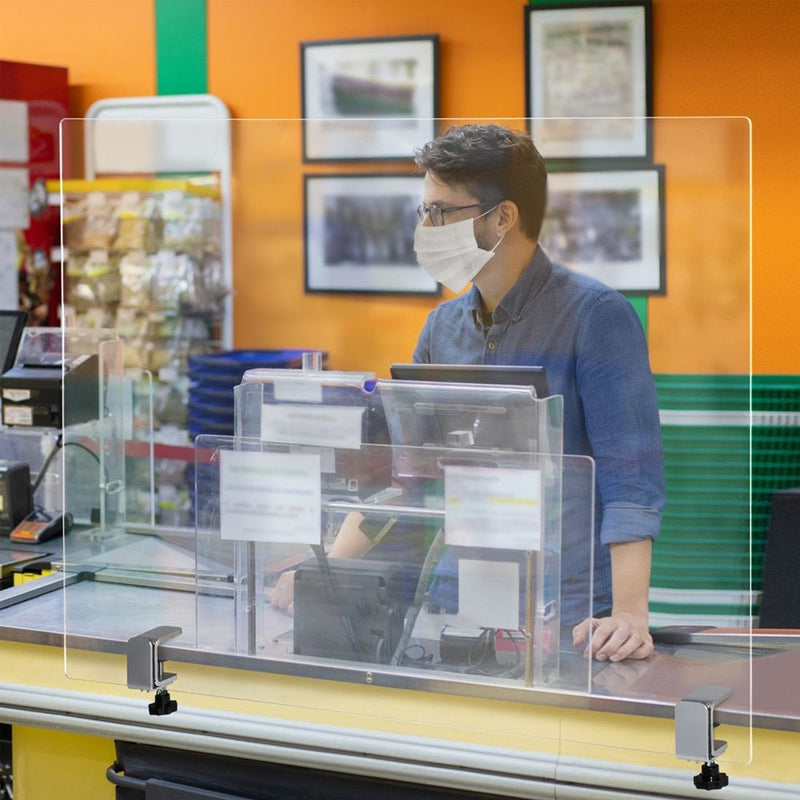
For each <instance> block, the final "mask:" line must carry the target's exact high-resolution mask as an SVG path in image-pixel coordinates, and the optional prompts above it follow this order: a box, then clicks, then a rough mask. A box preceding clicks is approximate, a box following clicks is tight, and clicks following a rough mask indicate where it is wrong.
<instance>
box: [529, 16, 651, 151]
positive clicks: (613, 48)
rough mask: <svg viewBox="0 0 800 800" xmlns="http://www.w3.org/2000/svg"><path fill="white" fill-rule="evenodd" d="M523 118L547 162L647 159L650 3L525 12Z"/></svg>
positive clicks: (649, 136) (649, 147) (649, 91)
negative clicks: (558, 160) (589, 159)
mask: <svg viewBox="0 0 800 800" xmlns="http://www.w3.org/2000/svg"><path fill="white" fill-rule="evenodd" d="M525 14H526V16H527V25H526V31H525V33H526V48H525V51H526V87H527V98H526V99H527V106H526V108H527V114H528V117H529V118H530V120H531V122H530V127H531V134H532V136H533V140H534V142H536V146H537V148H538V149H539V152H541V154H542V156H544V158H547V159H584V158H625V159H631V158H641V159H643V160H645V159H649V158H650V157H651V152H652V136H651V130H650V128H651V126H650V122H649V119H648V118H649V117H650V116H651V115H652V106H653V102H652V97H653V92H652V44H651V42H652V30H651V28H652V22H651V20H652V11H651V0H608V2H594V3H591V4H589V3H566V2H565V3H559V2H543V1H541V2H536V0H534V3H533V4H532V5H531V6H530V7H528V8H526V9H525Z"/></svg>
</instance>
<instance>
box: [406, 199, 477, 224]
mask: <svg viewBox="0 0 800 800" xmlns="http://www.w3.org/2000/svg"><path fill="white" fill-rule="evenodd" d="M490 205H491V203H470V205H468V206H450V208H442V207H441V206H440V205H439V204H438V203H431V204H430V205H428V204H427V203H422V204H421V205H419V206H418V207H417V216H418V217H419V221H420V222H424V221H425V217H426V216H428V217H430V220H431V225H434V226H436V227H438V226H439V225H444V215H445V214H449V213H450V212H451V211H466V209H468V208H483V207H484V206H490Z"/></svg>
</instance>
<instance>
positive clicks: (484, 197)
mask: <svg viewBox="0 0 800 800" xmlns="http://www.w3.org/2000/svg"><path fill="white" fill-rule="evenodd" d="M416 163H417V166H418V167H419V168H420V170H421V171H423V172H424V175H425V178H424V192H423V203H422V205H421V206H420V209H419V212H420V225H419V226H418V228H417V231H416V235H415V250H416V252H417V258H418V260H419V262H420V264H421V265H422V266H423V267H424V268H425V269H426V270H427V271H428V272H429V273H430V274H431V275H432V276H433V277H434V278H435V279H436V280H438V281H440V282H442V283H444V284H445V285H447V286H448V287H449V288H450V289H452V290H453V291H454V292H460V291H461V290H462V289H463V288H464V287H465V286H466V285H467V284H468V283H469V282H470V281H471V282H472V287H471V289H470V290H469V291H468V292H466V293H464V294H463V295H461V296H460V297H457V298H455V299H452V300H449V301H446V302H444V303H442V304H441V305H439V306H438V307H437V308H436V309H434V310H433V311H432V312H431V313H430V314H429V316H428V319H427V321H426V323H425V326H424V327H423V329H422V332H421V333H420V336H419V340H418V342H417V347H416V349H415V352H414V361H417V362H429V363H453V364H531V365H539V366H543V367H545V370H546V374H547V380H548V384H549V388H550V391H551V393H552V394H558V395H562V396H563V398H564V453H565V454H567V455H573V456H580V455H584V456H591V457H592V458H593V459H594V461H595V464H596V520H595V525H594V528H595V530H594V537H595V552H594V575H593V576H592V575H591V565H590V562H589V559H588V557H587V556H588V552H589V548H588V546H587V543H586V542H580V541H575V537H574V536H570V534H571V533H574V530H575V526H570V525H567V526H566V530H565V533H564V534H563V537H562V608H561V621H562V624H563V623H564V622H567V623H569V624H570V625H573V624H574V628H573V631H572V633H573V643H574V644H575V646H577V647H581V646H582V645H585V644H587V643H588V642H589V641H590V640H591V652H587V656H589V655H590V656H593V657H594V658H596V659H598V660H600V661H604V660H611V661H619V660H622V659H625V658H634V659H641V658H646V657H647V656H648V655H650V653H651V652H652V650H653V641H652V638H651V636H650V633H649V630H648V590H649V583H650V563H651V548H652V541H653V540H654V539H655V538H656V536H657V535H658V532H659V528H660V523H661V509H662V508H663V505H664V495H665V491H664V475H663V457H662V451H661V431H660V425H659V417H658V405H657V399H656V393H655V387H654V384H653V379H652V374H651V372H650V366H649V362H648V354H647V343H646V340H645V337H644V333H643V331H642V328H641V325H640V323H639V320H638V318H637V317H636V315H635V313H634V311H633V309H632V308H631V306H630V304H629V303H628V302H627V301H626V300H625V298H624V297H622V295H620V294H619V293H618V292H616V291H614V290H612V289H609V288H608V287H607V286H604V285H603V284H601V283H599V282H597V281H595V280H592V279H590V278H587V277H583V276H580V275H577V274H574V273H572V272H570V271H569V270H567V269H565V268H564V267H561V266H558V265H555V264H553V263H552V262H551V261H550V259H549V258H548V257H547V255H546V254H545V253H544V251H543V250H542V248H541V247H539V244H538V238H539V233H540V230H541V226H542V219H543V217H544V212H545V206H546V200H547V174H546V169H545V165H544V161H543V159H542V157H541V155H540V154H539V153H538V151H537V150H536V148H535V146H534V144H533V141H532V140H531V138H530V136H528V135H527V134H525V133H520V132H516V131H512V130H508V129H506V128H503V127H499V126H496V125H485V126H484V125H466V126H463V127H454V128H451V129H450V130H448V131H447V132H446V133H445V134H444V135H443V136H441V137H439V138H438V139H436V140H434V141H432V142H430V143H428V144H427V145H425V147H423V148H422V150H421V151H420V152H419V153H418V156H417V159H416ZM378 527H380V526H378V525H377V524H376V523H375V522H373V521H371V520H365V519H364V518H363V517H362V515H360V514H351V515H349V516H348V517H347V519H346V520H345V523H344V525H343V526H342V528H341V529H340V531H339V533H338V534H337V537H336V540H335V542H334V543H333V546H332V547H331V550H330V553H329V555H330V556H331V557H333V558H336V557H342V558H346V557H350V558H353V557H360V556H363V555H364V554H365V553H367V552H368V551H370V550H372V551H373V552H374V547H375V542H376V539H379V538H380V537H382V536H384V534H385V533H386V530H385V528H383V527H381V529H380V531H378V530H377V529H378ZM451 555H452V554H451ZM446 558H447V553H446V554H445V556H444V557H443V559H442V560H443V561H445V560H446ZM451 566H452V565H451ZM440 567H441V565H440ZM454 574H455V573H454V571H453V572H452V575H454ZM592 577H593V578H594V580H593V611H594V616H593V617H592V618H591V619H583V618H582V617H583V614H582V612H580V613H581V615H580V616H576V615H577V614H578V613H579V609H582V608H585V607H587V606H588V602H587V601H588V597H589V594H590V587H592ZM446 579H447V575H446V570H442V569H441V568H440V569H439V575H438V576H437V578H436V579H435V580H434V583H433V585H432V586H431V593H432V594H434V595H435V594H436V592H437V590H438V589H439V586H438V585H437V581H440V582H442V581H445V580H446ZM289 584H290V582H288V581H287V582H285V585H289ZM277 594H278V598H277V604H278V605H285V604H286V603H287V602H288V601H290V599H291V591H289V593H288V594H285V595H284V598H283V599H282V598H281V597H280V595H281V594H283V592H278V593H277ZM450 594H451V596H452V595H453V592H452V586H451V587H450ZM435 599H438V598H435ZM444 607H445V608H446V603H445V604H444ZM447 610H449V609H447ZM590 632H591V634H592V635H591V637H590V635H589V634H590Z"/></svg>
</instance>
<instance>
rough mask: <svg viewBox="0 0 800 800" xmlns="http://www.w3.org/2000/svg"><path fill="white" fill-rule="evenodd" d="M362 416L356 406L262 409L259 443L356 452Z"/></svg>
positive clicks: (285, 404) (287, 405)
mask: <svg viewBox="0 0 800 800" xmlns="http://www.w3.org/2000/svg"><path fill="white" fill-rule="evenodd" d="M363 414H364V409H363V408H359V407H355V406H311V405H302V404H300V403H297V404H292V403H281V404H279V405H274V406H271V405H264V406H262V407H261V440H262V441H264V442H276V443H277V444H313V445H318V446H320V447H341V448H343V449H345V450H358V449H359V448H360V447H361V418H362V416H363Z"/></svg>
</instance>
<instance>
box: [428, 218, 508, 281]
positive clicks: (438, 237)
mask: <svg viewBox="0 0 800 800" xmlns="http://www.w3.org/2000/svg"><path fill="white" fill-rule="evenodd" d="M495 208H497V206H494V208H490V209H489V210H488V211H486V212H484V213H483V214H480V215H479V216H477V217H471V218H470V219H465V220H462V221H461V222H453V223H452V224H450V225H440V226H433V225H417V229H416V231H415V232H414V251H415V252H416V254H417V261H418V262H419V265H420V266H421V267H422V268H423V269H424V270H425V271H426V272H427V273H428V274H429V275H430V276H431V277H432V278H433V279H434V280H436V281H438V282H439V283H443V284H444V285H445V286H446V287H447V288H448V289H451V290H452V291H454V292H456V293H458V292H460V291H461V290H462V289H463V288H464V287H465V286H466V285H467V284H468V283H469V282H470V281H471V280H472V279H473V278H474V277H475V276H476V275H477V274H478V273H479V272H480V271H481V270H482V269H483V267H484V266H485V264H486V263H487V262H488V261H489V259H490V258H491V257H492V256H493V255H494V252H495V250H497V247H498V245H499V244H500V242H502V241H503V238H504V236H505V234H503V236H501V237H500V238H499V239H498V240H497V244H495V246H494V247H493V248H492V249H491V250H483V249H482V248H480V247H478V242H477V240H476V239H475V225H474V223H475V220H476V219H480V218H481V217H485V216H486V215H487V214H491V213H492V211H494V209H495Z"/></svg>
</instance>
